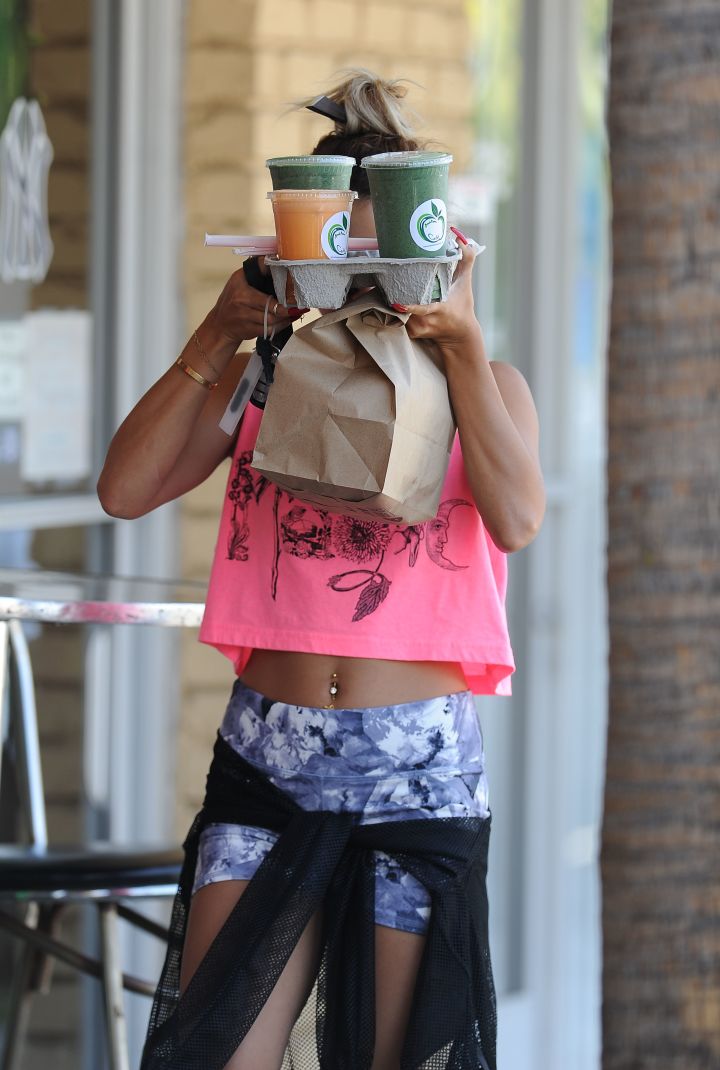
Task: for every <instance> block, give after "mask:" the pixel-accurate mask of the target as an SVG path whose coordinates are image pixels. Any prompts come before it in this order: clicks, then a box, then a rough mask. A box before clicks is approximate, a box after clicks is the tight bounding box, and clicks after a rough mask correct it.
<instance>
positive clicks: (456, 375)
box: [395, 235, 545, 553]
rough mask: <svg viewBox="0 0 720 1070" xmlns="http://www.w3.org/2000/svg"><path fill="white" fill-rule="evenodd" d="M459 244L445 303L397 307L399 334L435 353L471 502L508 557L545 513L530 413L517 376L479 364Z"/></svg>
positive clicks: (469, 260)
mask: <svg viewBox="0 0 720 1070" xmlns="http://www.w3.org/2000/svg"><path fill="white" fill-rule="evenodd" d="M458 236H459V235H458ZM462 241H463V240H462V239H461V247H462V254H463V258H462V261H461V262H460V264H459V265H458V267H457V270H456V272H455V278H454V280H453V284H452V286H451V288H450V294H449V296H448V299H447V301H444V302H442V303H437V304H432V305H411V306H405V307H407V311H409V312H411V313H412V315H411V317H410V319H409V320H408V322H407V330H408V334H409V335H410V336H411V337H412V338H427V339H432V340H433V341H434V342H435V344H436V345H437V347H438V349H439V350H440V352H441V354H442V357H443V361H444V365H445V374H446V376H447V381H448V390H449V393H450V400H451V402H452V407H453V411H454V413H455V419H456V420H457V424H458V431H459V433H460V442H461V445H462V451H463V460H464V463H465V470H466V472H467V476H468V481H469V483H470V488H471V490H472V493H473V498H474V500H475V504H476V506H477V509H478V512H479V513H480V515H481V517H482V519H483V523H484V524H485V526H486V528H487V529H488V531H489V532H490V535H491V536H492V539H493V542H494V543H495V544H496V546H498V548H499V549H501V550H504V551H505V552H507V553H510V552H512V551H515V550H521V549H522V548H523V547H524V546H527V545H528V543H530V542H532V540H533V539H534V538H535V535H536V534H537V532H538V530H539V528H540V524H541V522H542V518H543V515H544V512H545V489H544V485H543V477H542V472H541V469H540V460H539V452H538V450H539V444H538V419H537V412H536V411H535V405H534V403H533V400H532V396H531V394H530V390H529V388H528V385H527V383H526V381H525V379H524V378H523V376H522V375H521V374H520V372H519V371H517V369H516V368H513V367H512V366H511V365H509V364H502V363H499V362H492V363H491V362H490V361H489V360H488V359H487V356H486V354H485V345H484V341H483V336H482V331H481V329H480V324H479V323H478V322H477V320H476V318H475V312H474V304H473V295H472V283H471V278H472V268H473V264H474V262H475V257H476V255H477V253H476V250H475V248H474V247H473V246H472V245H468V244H462ZM395 307H397V308H401V306H395Z"/></svg>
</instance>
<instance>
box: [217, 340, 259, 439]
mask: <svg viewBox="0 0 720 1070" xmlns="http://www.w3.org/2000/svg"><path fill="white" fill-rule="evenodd" d="M262 371H263V362H262V357H261V356H260V354H259V353H258V351H257V350H256V349H253V352H252V356H251V357H250V360H249V361H248V364H247V368H246V369H245V371H244V372H243V376H242V378H241V380H240V382H239V383H238V385H237V386H236V387H235V393H234V394H233V396H232V397H231V398H230V401H229V402H228V406H227V408H226V409H225V412H224V413H223V415H222V419H221V421H220V424H219V426H220V429H221V430H222V431H224V432H225V434H226V435H232V434H234V433H235V428H236V427H237V425H238V424H239V423H240V417H241V416H242V414H243V413H244V412H245V409H246V408H247V403H248V401H249V400H250V398H251V397H252V392H253V390H254V389H255V387H256V386H257V384H258V380H259V379H260V376H261V375H262Z"/></svg>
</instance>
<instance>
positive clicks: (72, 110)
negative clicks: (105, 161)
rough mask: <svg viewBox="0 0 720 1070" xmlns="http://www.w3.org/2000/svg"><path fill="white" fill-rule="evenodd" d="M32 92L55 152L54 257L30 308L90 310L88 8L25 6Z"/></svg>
mask: <svg viewBox="0 0 720 1070" xmlns="http://www.w3.org/2000/svg"><path fill="white" fill-rule="evenodd" d="M28 8H29V17H30V31H31V34H32V41H33V46H32V48H31V52H30V85H31V90H32V93H33V95H34V96H35V97H37V99H38V100H39V101H40V104H41V107H42V109H43V115H44V116H45V123H46V125H47V131H48V135H49V137H50V140H51V142H52V145H53V149H54V152H55V155H54V159H53V163H52V166H51V168H50V176H49V182H48V213H49V217H50V231H51V234H52V239H53V243H54V245H55V253H54V256H53V260H52V264H51V266H50V271H49V272H48V277H47V278H46V280H45V282H44V283H43V284H42V285H41V286H37V287H35V288H34V290H33V295H32V303H33V306H34V307H35V308H43V307H46V306H53V307H55V308H78V307H80V308H84V307H86V306H87V273H88V241H89V234H90V227H89V212H90V84H91V61H90V32H91V8H92V4H91V0H63V3H62V4H58V3H57V0H30V3H29V5H28Z"/></svg>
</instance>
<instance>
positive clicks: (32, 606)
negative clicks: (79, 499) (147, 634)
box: [0, 568, 206, 628]
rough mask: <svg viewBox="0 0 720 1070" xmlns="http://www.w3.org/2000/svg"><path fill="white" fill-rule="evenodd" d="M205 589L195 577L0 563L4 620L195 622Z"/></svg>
mask: <svg viewBox="0 0 720 1070" xmlns="http://www.w3.org/2000/svg"><path fill="white" fill-rule="evenodd" d="M205 592H206V585H205V584H204V583H194V582H191V581H180V580H148V579H137V578H133V577H124V576H102V575H90V574H86V573H83V574H80V573H72V572H45V571H39V570H34V569H15V568H0V621H15V620H18V621H21V620H25V621H37V622H41V623H45V624H159V625H162V626H165V627H170V628H196V627H197V626H198V625H199V624H200V621H201V620H202V615H203V610H204V608H205V606H204V599H205Z"/></svg>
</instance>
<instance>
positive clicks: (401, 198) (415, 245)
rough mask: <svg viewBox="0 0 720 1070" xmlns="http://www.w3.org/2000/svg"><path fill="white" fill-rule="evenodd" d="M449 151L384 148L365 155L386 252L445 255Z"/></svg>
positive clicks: (398, 255) (406, 256)
mask: <svg viewBox="0 0 720 1070" xmlns="http://www.w3.org/2000/svg"><path fill="white" fill-rule="evenodd" d="M451 163H452V156H451V155H450V154H449V153H447V152H420V151H418V152H381V153H379V154H378V155H376V156H366V157H365V158H364V159H363V160H361V161H360V166H361V167H364V168H365V169H366V171H367V174H368V180H369V182H370V197H371V199H372V206H373V215H374V216H375V228H376V230H377V237H378V245H379V247H380V256H383V257H393V258H398V259H402V260H408V259H411V258H413V257H421V256H424V257H429V258H435V257H438V256H445V245H446V242H447V226H448V224H447V207H446V201H447V188H448V171H449V169H450V164H451Z"/></svg>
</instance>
